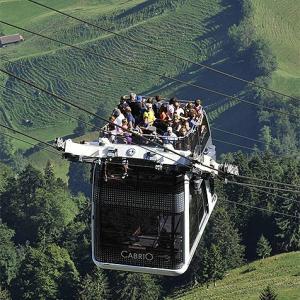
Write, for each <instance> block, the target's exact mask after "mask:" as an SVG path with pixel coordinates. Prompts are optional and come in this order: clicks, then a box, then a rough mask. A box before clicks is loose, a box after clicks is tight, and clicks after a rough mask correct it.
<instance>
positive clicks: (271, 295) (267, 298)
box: [259, 285, 277, 300]
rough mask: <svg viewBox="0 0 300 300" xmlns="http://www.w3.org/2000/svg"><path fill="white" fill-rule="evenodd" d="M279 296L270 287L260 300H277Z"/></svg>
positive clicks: (263, 292) (265, 290)
mask: <svg viewBox="0 0 300 300" xmlns="http://www.w3.org/2000/svg"><path fill="white" fill-rule="evenodd" d="M276 299H277V294H276V293H275V292H274V291H273V290H272V288H271V287H270V286H269V285H268V286H267V287H266V288H265V289H264V290H263V291H262V292H261V294H260V296H259V300H276Z"/></svg>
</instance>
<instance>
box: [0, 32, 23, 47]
mask: <svg viewBox="0 0 300 300" xmlns="http://www.w3.org/2000/svg"><path fill="white" fill-rule="evenodd" d="M20 41H23V37H22V36H21V35H20V34H18V33H17V34H12V35H4V36H0V44H2V45H5V44H10V43H16V42H20Z"/></svg>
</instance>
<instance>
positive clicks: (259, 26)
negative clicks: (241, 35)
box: [253, 0, 300, 97]
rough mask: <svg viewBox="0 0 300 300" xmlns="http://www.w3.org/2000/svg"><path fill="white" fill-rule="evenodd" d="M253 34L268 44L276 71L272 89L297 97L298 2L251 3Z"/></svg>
mask: <svg viewBox="0 0 300 300" xmlns="http://www.w3.org/2000/svg"><path fill="white" fill-rule="evenodd" d="M253 3H254V8H255V15H254V24H255V25H256V31H257V33H258V34H259V35H260V36H262V37H263V38H264V39H266V40H268V41H269V42H270V44H271V47H272V49H273V51H274V53H275V55H276V56H277V58H278V63H279V69H278V71H277V72H275V74H274V76H273V82H272V88H275V89H277V90H279V91H282V92H285V93H288V94H291V95H297V96H298V97H299V96H300V22H299V18H300V1H298V0H282V1H276V0H254V1H253Z"/></svg>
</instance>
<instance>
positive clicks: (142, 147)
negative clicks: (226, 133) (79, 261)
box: [57, 112, 219, 275]
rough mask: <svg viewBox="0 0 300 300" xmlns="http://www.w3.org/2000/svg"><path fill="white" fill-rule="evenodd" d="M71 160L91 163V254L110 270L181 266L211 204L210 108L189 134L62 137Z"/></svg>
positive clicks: (164, 270)
mask: <svg viewBox="0 0 300 300" xmlns="http://www.w3.org/2000/svg"><path fill="white" fill-rule="evenodd" d="M57 146H58V148H59V149H62V150H63V151H64V155H65V157H67V158H69V159H70V160H77V161H84V162H89V163H92V165H93V171H92V185H93V191H92V199H93V205H92V257H93V260H94V262H95V264H96V265H98V266H100V267H102V268H105V269H113V270H123V271H134V272H145V273H152V274H161V275H179V274H182V273H184V272H185V271H186V270H187V268H188V266H189V264H190V262H191V259H192V257H193V254H194V253H195V250H196V248H197V245H198V243H199V241H200V238H201V236H202V234H203V231H204V229H205V227H206V224H207V222H208V220H209V217H210V215H211V213H212V211H213V209H214V206H215V204H216V201H217V195H216V194H215V193H214V175H215V174H217V171H218V168H219V165H218V164H217V163H216V162H215V147H214V146H213V144H212V140H211V134H210V129H209V124H208V120H207V117H206V114H205V112H203V118H202V121H201V124H197V126H194V127H193V128H191V129H190V131H189V132H188V133H187V134H186V136H184V137H172V139H170V138H168V136H166V135H160V134H159V133H155V134H149V133H148V134H141V135H133V136H132V139H131V141H130V143H128V142H127V143H126V141H125V140H124V136H118V135H115V136H114V137H113V139H112V136H111V132H108V131H106V130H103V131H102V133H101V137H100V139H99V141H97V142H89V143H86V142H85V143H82V144H78V143H74V142H72V141H71V140H67V141H62V140H58V142H57Z"/></svg>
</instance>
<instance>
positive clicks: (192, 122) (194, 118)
mask: <svg viewBox="0 0 300 300" xmlns="http://www.w3.org/2000/svg"><path fill="white" fill-rule="evenodd" d="M188 121H189V126H190V128H191V129H194V128H195V127H196V126H198V125H199V117H198V115H197V112H196V110H195V109H192V110H191V111H190V117H189V120H188Z"/></svg>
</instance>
